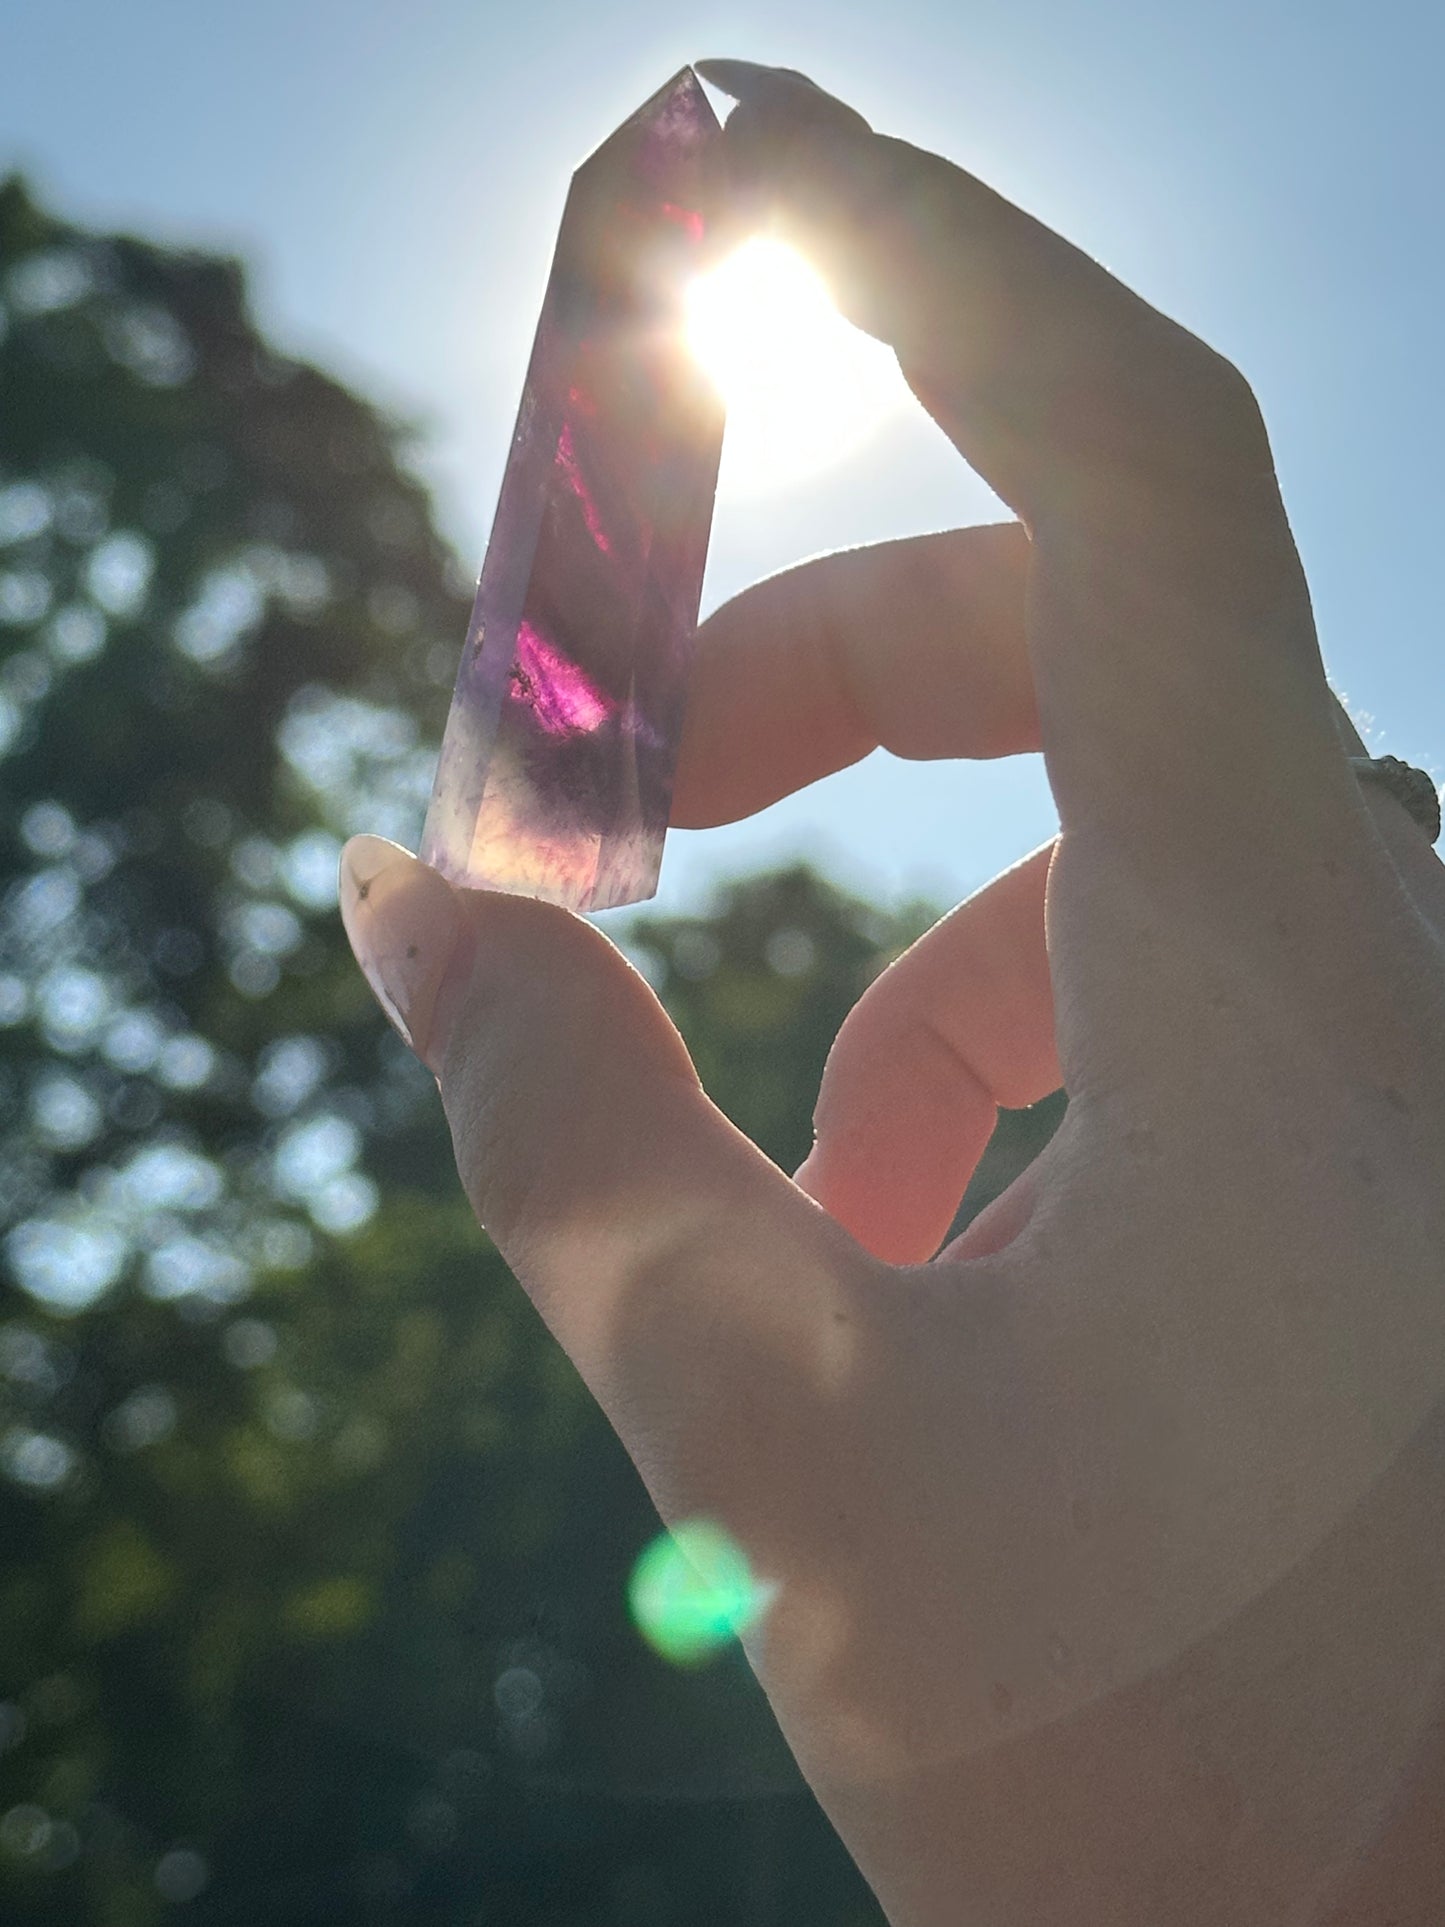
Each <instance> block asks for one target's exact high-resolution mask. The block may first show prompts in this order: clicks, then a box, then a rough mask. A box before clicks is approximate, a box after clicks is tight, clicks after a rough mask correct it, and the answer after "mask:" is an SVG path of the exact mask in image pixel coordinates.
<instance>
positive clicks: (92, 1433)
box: [0, 180, 1055, 1927]
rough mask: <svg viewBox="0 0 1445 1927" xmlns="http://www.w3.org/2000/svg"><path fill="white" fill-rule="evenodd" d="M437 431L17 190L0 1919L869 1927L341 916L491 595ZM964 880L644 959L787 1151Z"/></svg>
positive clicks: (1020, 1136) (232, 305) (9, 615)
mask: <svg viewBox="0 0 1445 1927" xmlns="http://www.w3.org/2000/svg"><path fill="white" fill-rule="evenodd" d="M406 454H407V436H406V432H405V430H404V429H403V428H402V427H401V426H400V425H398V424H395V423H392V422H388V421H386V420H384V419H383V418H381V417H380V416H379V415H378V414H377V413H376V412H375V411H374V410H373V409H372V408H370V407H369V406H368V405H366V404H365V403H363V402H361V401H359V400H358V399H357V398H356V397H354V396H353V395H351V394H349V393H348V392H347V391H346V390H344V389H343V388H341V387H340V386H339V385H338V384H337V383H335V382H334V381H332V380H330V379H329V378H328V377H326V376H325V375H324V374H322V373H320V372H318V371H317V370H315V369H313V368H310V367H306V366H304V365H301V364H298V363H296V362H293V361H290V360H288V359H286V358H285V357H284V356H281V355H278V354H277V353H275V352H274V351H273V350H272V349H271V348H270V347H268V346H267V344H266V343H265V342H264V341H263V340H262V339H261V337H260V336H259V334H258V332H257V330H256V327H255V324H254V322H253V321H252V319H251V317H250V315H249V313H248V311H247V307H246V296H245V286H244V280H243V276H242V272H241V270H240V268H239V267H238V266H237V265H236V264H235V263H233V262H229V261H223V260H216V259H213V258H209V257H201V256H196V255H190V254H184V253H177V252H172V251H166V250H161V249H158V248H156V247H152V246H148V245H146V244H143V243H141V242H138V241H135V240H130V239H125V238H104V239H102V238H97V237H95V236H92V235H86V234H82V233H79V232H77V231H75V230H73V229H72V228H69V227H67V226H65V225H64V224H62V223H61V222H59V221H57V220H56V219H55V218H53V217H52V216H51V215H49V214H48V213H46V212H45V211H43V210H42V209H40V208H39V207H37V206H36V204H35V203H34V201H33V200H32V199H31V198H30V196H29V195H28V194H27V191H26V189H25V187H24V185H23V184H22V183H21V182H19V181H18V180H11V181H9V182H7V183H3V184H0V1241H3V1242H0V1249H3V1257H4V1265H3V1275H0V1299H3V1302H0V1532H3V1549H4V1550H3V1558H0V1914H3V1917H4V1919H5V1920H6V1921H13V1922H15V1923H17V1927H19V1924H20V1923H24V1927H42V1924H43V1927H62V1924H63V1927H91V1924H92V1923H93V1924H94V1927H150V1924H151V1923H153V1922H158V1921H161V1920H163V1919H168V1918H170V1917H171V1916H172V1915H176V1916H178V1917H181V1916H183V1917H184V1918H186V1919H189V1920H192V1921H195V1922H206V1923H212V1922H214V1923H217V1924H218V1927H219V1924H220V1923H230V1922H237V1923H240V1922H246V1923H250V1922H253V1921H258V1920H265V1921H267V1922H274V1923H282V1924H285V1923H298V1924H299V1923H310V1922H321V1921H329V1920H338V1921H340V1920H345V1921H347V1922H363V1923H365V1922H397V1923H410V1922H418V1923H420V1922H445V1923H456V1924H457V1927H483V1923H486V1927H502V1924H503V1923H505V1927H581V1923H589V1924H595V1927H603V1924H604V1923H614V1922H615V1923H618V1927H622V1924H623V1923H625V1924H626V1927H664V1924H669V1927H670V1923H674V1922H682V1921H686V1922H689V1923H692V1924H693V1927H710V1924H711V1923H717V1927H734V1924H736V1927H742V1923H747V1927H781V1923H784V1922H786V1923H788V1924H789V1927H795V1924H796V1927H809V1924H810V1923H817V1927H823V1923H827V1927H863V1924H864V1923H871V1922H876V1920H877V1919H878V1915H877V1911H876V1908H875V1907H874V1905H873V1903H872V1901H871V1900H870V1898H869V1897H868V1895H867V1894H866V1892H865V1891H864V1889H863V1887H862V1884H861V1882H860V1881H859V1880H858V1877H857V1875H856V1873H855V1872H854V1870H853V1869H852V1866H851V1864H850V1863H849V1861H848V1859H847V1857H846V1855H845V1854H844V1853H843V1852H842V1849H841V1848H840V1847H839V1846H838V1844H837V1842H836V1840H835V1839H834V1837H833V1835H832V1833H831V1831H830V1830H829V1828H828V1827H827V1825H826V1822H825V1821H824V1820H823V1819H822V1816H821V1815H820V1814H819V1813H818V1811H817V1809H816V1807H815V1806H814V1804H813V1803H812V1801H811V1799H810V1798H809V1796H808V1795H807V1793H806V1791H805V1790H804V1789H803V1788H802V1787H801V1786H800V1784H799V1782H798V1780H797V1776H796V1773H795V1771H794V1769H793V1768H792V1766H791V1763H790V1761H789V1759H788V1757H787V1754H786V1751H785V1749H784V1748H783V1746H782V1743H781V1741H780V1739H779V1738H778V1736H777V1733H776V1730H775V1728H774V1726H773V1724H772V1721H771V1718H770V1716H769V1714H768V1712H767V1709H766V1706H765V1704H764V1702H763V1701H762V1698H761V1695H760V1694H759V1693H758V1691H757V1689H756V1686H755V1685H754V1683H753V1682H752V1680H751V1678H750V1675H749V1674H748V1672H747V1669H746V1667H745V1665H744V1663H743V1662H742V1660H741V1657H740V1656H739V1655H738V1654H737V1652H736V1651H733V1652H732V1653H730V1654H729V1656H728V1657H726V1658H724V1659H723V1660H721V1661H720V1662H718V1663H717V1664H715V1665H713V1666H710V1667H707V1668H704V1669H702V1670H700V1671H698V1672H690V1673H682V1672H678V1671H675V1670H671V1669H669V1668H668V1667H667V1666H666V1665H665V1664H664V1663H663V1662H662V1661H661V1660H659V1659H658V1658H657V1657H656V1656H655V1655H654V1654H653V1653H652V1652H651V1651H650V1650H649V1649H647V1648H646V1647H645V1646H644V1645H643V1643H642V1641H641V1640H640V1639H639V1638H638V1637H637V1635H636V1633H635V1632H634V1631H633V1630H632V1629H631V1628H630V1626H629V1624H628V1622H627V1615H626V1609H625V1587H626V1578H627V1572H628V1569H629V1567H630V1565H631V1563H632V1561H633V1559H634V1558H635V1557H636V1555H637V1553H638V1551H639V1550H640V1549H641V1547H642V1546H643V1545H645V1544H646V1543H647V1542H648V1540H650V1539H651V1538H652V1536H653V1534H654V1532H655V1530H656V1521H655V1518H654V1516H653V1514H652V1512H651V1508H650V1506H649V1504H648V1501H647V1499H646V1497H645V1495H644V1494H643V1492H642V1489H641V1487H640V1484H639V1482H638V1481H637V1479H636V1477H635V1475H634V1473H633V1472H632V1470H631V1467H630V1466H629V1465H628V1463H627V1461H626V1459H625V1457H624V1455H623V1454H622V1452H621V1450H620V1448H619V1447H618V1446H617V1444H616V1442H615V1440H614V1439H613V1438H612V1435H611V1433H610V1432H609V1431H608V1429H607V1427H606V1426H605V1424H604V1423H603V1421H602V1420H601V1418H600V1416H599V1414H598V1413H597V1411H596V1409H595V1407H594V1406H593V1405H592V1403H591V1401H590V1400H589V1399H588V1397H587V1396H586V1395H585V1393H584V1392H583V1391H582V1389H581V1387H580V1386H579V1385H578V1383H577V1382H576V1380H575V1378H574V1376H573V1374H572V1372H571V1370H570V1367H569V1366H568V1365H567V1363H566V1361H565V1360H564V1359H563V1358H562V1356H561V1355H560V1353H559V1352H558V1351H557V1349H556V1348H555V1346H554V1345H553V1344H552V1343H551V1341H550V1339H548V1338H547V1336H546V1335H545V1333H544V1332H543V1331H542V1329H541V1327H540V1325H539V1324H538V1322H537V1321H536V1319H535V1318H534V1316H533V1314H532V1313H531V1311H530V1308H529V1307H528V1306H527V1304H526V1303H525V1301H524V1299H523V1298H522V1295H521V1294H520V1292H518V1291H517V1289H516V1288H515V1286H514V1285H513V1284H512V1283H511V1281H510V1280H509V1278H508V1277H507V1275H506V1272H505V1270H504V1268H503V1267H502V1265H501V1263H500V1260H499V1259H498V1257H497V1256H496V1254H495V1252H494V1251H493V1250H492V1249H491V1247H490V1246H489V1244H488V1243H487V1241H486V1240H485V1239H484V1237H483V1236H482V1235H481V1233H480V1232H478V1230H477V1229H476V1227H475V1225H474V1223H473V1221H472V1219H471V1217H470V1214H469V1212H468V1211H467V1209H466V1206H465V1204H464V1202H463V1200H462V1198H461V1194H460V1190H459V1188H458V1187H457V1185H456V1184H455V1181H454V1178H453V1174H452V1169H451V1162H450V1155H449V1150H448V1146H447V1142H446V1138H445V1135H444V1130H443V1126H442V1121H441V1117H440V1112H439V1108H438V1106H437V1104H436V1101H435V1093H434V1090H433V1088H432V1086H431V1083H430V1080H429V1079H428V1078H427V1077H426V1076H425V1075H424V1074H423V1073H422V1072H421V1071H420V1069H419V1068H418V1067H417V1066H416V1064H415V1063H414V1062H413V1060H412V1059H411V1058H410V1057H409V1055H408V1054H407V1053H406V1052H405V1051H404V1050H402V1049H401V1047H400V1046H399V1044H397V1043H396V1041H395V1040H394V1039H393V1038H392V1036H391V1034H390V1033H389V1031H387V1029H386V1028H385V1026H384V1025H383V1024H382V1022H381V1021H380V1019H379V1017H378V1016H377V1014H376V1011H375V1008H374V1006H373V1004H372V1002H371V999H370V996H369V994H368V993H367V991H366V989H365V986H364V985H363V983H362V981H361V978H360V976H359V975H358V973H357V972H356V971H355V969H354V968H353V966H352V964H351V962H350V959H349V956H348V954H347V952H346V950H345V946H344V942H343V939H342V937H341V932H340V926H339V921H338V919H337V917H336V914H335V864H336V855H337V851H338V849H339V843H340V839H341V837H343V836H344V835H345V834H347V833H349V831H350V830H351V829H353V828H361V827H365V828H369V829H377V830H381V831H383V832H385V833H388V834H393V835H396V836H398V837H400V838H402V839H403V840H414V838H415V833H416V830H417V828H418V826H419V823H420V817H421V812H422V807H423V804H424V799H425V794H426V791H427V789H428V787H429V784H430V777H431V768H432V761H433V757H434V753H435V745H436V742H437V740H438V736H439V732H440V726H441V722H442V719H443V715H444V711H445V706H446V701H447V695H448V691H449V688H450V683H451V679H452V676H453V673H454V670H455V664H456V655H457V650H458V647H459V642H460V638H461V636H462V635H463V633H464V631H465V626H466V617H467V612H468V602H469V585H468V583H467V581H466V579H465V578H464V577H463V576H462V575H460V574H459V573H458V570H457V568H456V565H455V563H454V561H453V560H452V558H451V557H450V556H449V555H448V554H447V552H446V551H445V549H444V547H443V545H442V543H441V542H440V540H439V538H438V536H437V535H436V533H435V531H434V528H433V526H432V522H431V519H430V513H429V509H428V505H427V502H426V500H425V498H424V495H423V493H422V491H421V490H420V488H419V486H418V485H417V483H416V482H415V481H414V480H412V479H410V478H409V476H408V474H407V471H406V466H405V462H406ZM927 920H928V917H927V913H926V911H925V910H924V908H923V907H922V906H920V907H919V908H918V909H917V910H916V911H909V912H905V913H903V914H902V915H899V916H893V917H885V916H882V915H880V914H879V913H877V912H876V911H873V910H870V909H869V908H868V907H867V906H865V905H862V904H859V903H856V902H853V901H851V900H849V899H847V898H845V897H844V896H842V895H840V894H839V893H838V892H837V891H835V890H833V889H831V888H830V887H829V886H827V885H826V884H825V883H823V882H822V881H821V880H819V879H818V878H817V877H815V876H813V875H812V874H810V873H809V872H807V871H805V870H802V869H798V870H794V871H790V872H787V873H784V874H780V875H775V876H771V877H765V878H760V879H755V880H753V881H750V882H745V883H740V884H737V885H735V886H733V887H732V888H731V889H730V890H729V891H727V892H725V893H724V894H723V895H722V897H721V898H720V900H719V901H718V903H717V904H716V905H715V906H713V908H712V909H711V910H710V911H709V913H708V914H706V915H700V916H697V917H692V918H684V919H679V918H671V919H668V918H662V917H659V916H655V915H650V916H643V917H640V918H637V919H636V920H635V922H634V923H633V925H632V926H631V928H630V931H629V933H628V947H629V949H630V950H631V952H632V954H633V955H634V956H635V957H636V958H637V959H638V961H639V963H640V964H641V966H642V967H643V968H644V969H645V970H646V971H647V973H648V974H649V976H650V977H651V978H652V980H653V981H654V983H656V984H657V986H658V988H659V989H660V991H661V993H662V995H663V996H664V998H665V1000H666V1001H667V1002H668V1004H669V1006H670V1008H671V1009H672V1010H673V1012H674V1014H675V1016H676V1017H677V1019H678V1021H679V1023H680V1024H681V1026H682V1028H683V1031H684V1033H685V1035H686V1036H687V1038H688V1040H689V1042H690V1044H691V1046H692V1048H693V1050H694V1053H695V1055H696V1057H697V1060H698V1063H699V1065H700V1068H701V1070H702V1072H703V1076H704V1078H705V1081H706V1082H707V1084H708V1087H709V1089H710V1090H712V1091H713V1093H714V1095H715V1096H716V1097H717V1099H718V1101H719V1102H720V1103H721V1104H722V1105H723V1106H724V1108H725V1109H727V1110H728V1112H729V1113H730V1114H731V1115H732V1116H733V1117H734V1118H735V1119H736V1121H737V1122H738V1123H739V1124H740V1125H742V1126H743V1128H745V1129H746V1130H748V1131H749V1132H750V1133H751V1134H752V1135H753V1136H755V1137H756V1138H757V1140H758V1141H759V1142H760V1143H761V1144H762V1145H763V1147H764V1149H766V1150H767V1151H768V1152H769V1153H770V1154H771V1155H772V1156H774V1157H775V1158H777V1159H778V1160H779V1161H780V1162H781V1163H782V1164H783V1165H784V1166H785V1168H791V1167H792V1166H793V1165H795V1164H796V1163H797V1162H798V1161H799V1160H800V1159H801V1157H802V1156H803V1154H804V1152H805V1151H806V1148H807V1144H808V1135H809V1133H808V1112H809V1106H810V1101H811V1093H812V1092H813V1091H814V1090H815V1089H816V1085H817V1078H818V1074H819V1071H820V1069H821V1066H822V1062H823V1058H824V1056H825V1054H826V1051H827V1048H828V1045H829V1043H830V1041H831V1039H832V1037H833V1035H834V1033H835V1031H836V1029H837V1026H838V1024H839V1022H840V1021H841V1019H842V1017H843V1015H844V1013H845V1012H846V1011H847V1009H848V1008H849V1006H850V1005H851V1003H852V1002H853V1001H854V999H855V998H856V997H857V995H858V993H859V991H860V990H861V989H862V988H863V986H864V985H865V984H866V983H867V982H868V980H869V979H870V977H871V976H872V974H873V973H874V972H875V971H876V969H877V968H878V967H879V965H880V963H881V962H882V961H884V960H885V959H886V957H887V956H888V955H889V954H890V953H891V952H892V951H895V950H896V949H897V948H898V947H899V946H900V945H901V944H903V943H904V942H906V941H908V940H910V939H911V938H912V937H913V936H914V935H916V934H917V932H918V931H919V930H920V929H922V928H923V927H924V925H925V923H926V922H927ZM1054 1109H1055V1107H1039V1108H1038V1110H1037V1111H1036V1112H1035V1113H1032V1114H1017V1115H1016V1116H1013V1117H1009V1118H1006V1119H1005V1120H1004V1123H1003V1125H1002V1126H1001V1129H1000V1134H999V1136H998V1137H997V1138H996V1141H995V1145H994V1147H992V1149H991V1151H990V1159H989V1161H988V1162H987V1163H986V1168H985V1170H984V1171H983V1172H982V1173H981V1174H980V1179H979V1181H978V1184H977V1186H976V1187H975V1190H974V1192H972V1193H971V1194H970V1199H969V1200H968V1201H967V1202H966V1207H965V1211H966V1212H967V1211H968V1210H970V1209H972V1208H973V1206H974V1205H976V1204H977V1203H980V1202H982V1201H984V1199H985V1197H986V1195H988V1194H990V1193H991V1191H992V1190H996V1189H998V1188H999V1187H1000V1186H1001V1184H1002V1183H1003V1182H1005V1181H1006V1179H1007V1177H1008V1176H1009V1175H1011V1173H1012V1171H1013V1170H1014V1169H1015V1168H1017V1164H1018V1162H1019V1159H1020V1157H1021V1156H1022V1155H1024V1154H1025V1153H1026V1152H1028V1151H1029V1150H1031V1149H1032V1148H1033V1147H1034V1146H1036V1145H1037V1144H1038V1143H1039V1142H1042V1139H1043V1137H1044V1136H1046V1134H1047V1131H1048V1129H1049V1128H1051V1125H1052V1122H1053V1117H1054Z"/></svg>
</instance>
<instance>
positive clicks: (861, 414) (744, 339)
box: [687, 237, 908, 495]
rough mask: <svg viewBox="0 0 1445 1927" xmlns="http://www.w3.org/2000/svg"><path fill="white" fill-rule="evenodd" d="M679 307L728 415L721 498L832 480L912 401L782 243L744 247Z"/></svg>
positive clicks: (882, 358)
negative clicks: (834, 471) (825, 477)
mask: <svg viewBox="0 0 1445 1927" xmlns="http://www.w3.org/2000/svg"><path fill="white" fill-rule="evenodd" d="M687 307H688V321H687V336H688V342H689V345H690V346H691V348H692V351H693V353H694V354H695V355H696V356H697V358H698V360H699V361H700V362H701V363H702V365H703V367H704V368H705V369H706V370H707V372H708V374H709V375H710V376H711V377H712V379H713V381H714V382H715V383H716V384H717V387H718V389H719V390H720V392H721V394H722V397H723V400H724V402H725V403H726V405H727V434H726V439H725V441H724V444H723V461H722V477H721V480H720V483H719V489H718V492H719V494H720V495H722V494H726V493H728V492H729V491H731V492H735V493H738V494H748V495H755V494H762V493H765V492H769V491H771V490H773V489H776V488H784V487H787V486H788V485H789V484H791V483H793V482H797V481H800V480H802V479H804V478H805V477H807V476H810V475H816V474H818V473H819V472H820V471H822V470H823V469H826V468H831V467H833V466H834V465H835V464H837V463H839V462H841V461H844V460H845V459H846V458H847V457H848V456H850V455H853V454H856V453H857V452H858V450H859V449H861V448H862V447H863V446H864V444H865V443H867V442H868V440H869V439H870V438H871V437H872V436H873V434H874V433H875V432H876V431H877V430H878V429H879V428H880V427H881V426H882V425H883V423H884V422H885V421H886V420H887V419H888V418H889V416H891V415H893V414H895V413H897V412H898V411H899V410H900V409H901V408H902V407H903V406H904V405H905V404H906V403H907V401H908V389H907V387H906V385H905V383H904V381H903V377H902V375H900V374H899V372H898V364H897V362H896V360H895V359H894V356H893V352H892V350H891V349H889V348H887V347H885V346H884V344H883V343H882V342H881V341H875V340H873V338H872V337H871V336H869V335H865V334H863V333H862V332H861V330H859V329H857V328H854V327H852V326H851V325H850V324H849V323H848V322H846V321H845V320H844V319H843V317H842V316H841V315H840V314H839V313H838V310H837V309H836V308H835V307H834V306H833V302H832V300H831V298H830V296H829V294H828V290H827V288H826V287H825V286H824V285H823V282H822V281H821V280H820V279H819V277H818V275H817V274H815V273H814V271H813V270H812V268H810V267H809V266H808V264H807V262H806V261H804V260H803V259H802V257H801V256H800V255H798V254H796V253H794V251H793V249H792V248H789V247H785V246H784V245H783V243H782V242H780V241H773V240H769V239H766V238H763V237H758V238H756V239H754V240H751V241H747V242H745V243H744V244H743V246H742V247H740V248H739V249H738V251H737V252H736V254H733V255H730V256H729V257H728V259H727V260H726V261H724V262H723V263H722V264H721V265H720V266H719V267H717V268H714V269H713V270H712V272H711V273H710V274H706V275H702V276H700V277H699V279H698V280H697V281H695V282H694V283H693V285H692V287H691V288H690V289H689V290H688V296H687Z"/></svg>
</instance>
